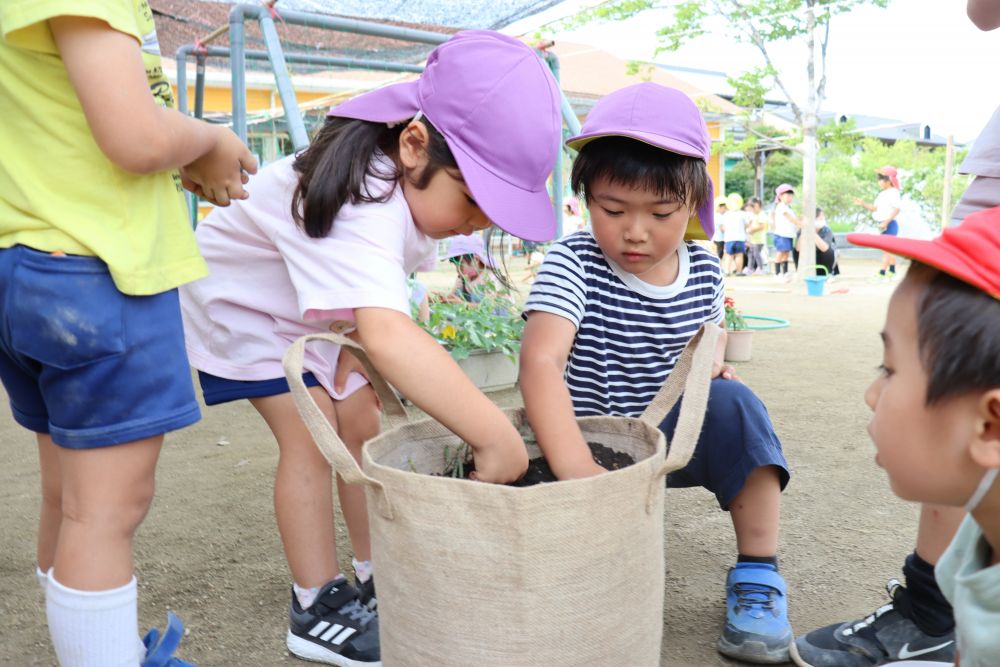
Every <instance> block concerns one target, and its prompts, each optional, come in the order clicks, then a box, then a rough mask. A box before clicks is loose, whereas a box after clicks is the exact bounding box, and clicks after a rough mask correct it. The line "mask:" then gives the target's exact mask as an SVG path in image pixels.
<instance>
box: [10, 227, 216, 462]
mask: <svg viewBox="0 0 1000 667" xmlns="http://www.w3.org/2000/svg"><path fill="white" fill-rule="evenodd" d="M0 317H2V318H3V319H2V323H3V325H2V327H0V380H2V381H3V385H4V388H5V389H6V390H7V394H8V397H9V399H10V406H11V411H12V412H13V414H14V419H15V421H17V423H18V424H20V425H21V426H24V427H25V428H27V429H30V430H32V431H34V432H36V433H49V434H51V435H52V440H53V442H55V443H56V444H57V445H60V446H61V447H66V448H70V449H91V448H95V447H105V446H108V445H118V444H123V443H129V442H134V441H136V440H142V439H144V438H150V437H153V436H157V435H162V434H163V433H166V432H167V431H173V430H176V429H179V428H182V427H184V426H187V425H189V424H192V423H194V422H196V421H198V419H200V417H201V413H200V411H199V409H198V403H197V401H196V400H195V395H194V386H193V385H192V383H191V370H190V367H189V366H188V360H187V353H186V351H185V349H184V332H183V329H182V326H181V311H180V303H179V300H178V295H177V290H176V289H174V290H170V291H168V292H163V293H160V294H155V295H152V296H128V295H126V294H122V293H121V292H119V291H118V289H117V288H116V287H115V284H114V282H113V281H112V279H111V274H110V273H109V271H108V267H107V265H106V264H105V263H104V262H102V261H101V260H100V259H98V258H96V257H82V256H78V255H60V256H55V255H51V254H49V253H45V252H39V251H37V250H32V249H31V248H27V247H25V246H14V247H12V248H5V249H2V250H0Z"/></svg>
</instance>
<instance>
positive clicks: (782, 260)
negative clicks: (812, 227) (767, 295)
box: [773, 183, 802, 282]
mask: <svg viewBox="0 0 1000 667" xmlns="http://www.w3.org/2000/svg"><path fill="white" fill-rule="evenodd" d="M774 194H775V201H776V204H775V206H774V228H773V229H774V273H775V275H777V276H778V277H779V278H780V279H781V280H783V281H785V282H791V280H792V274H790V273H789V272H788V256H789V255H790V254H791V252H792V246H794V245H795V233H796V232H797V231H798V228H799V227H801V226H802V223H801V222H800V221H799V219H798V217H797V216H796V215H795V213H793V212H792V200H794V199H795V190H794V189H793V188H792V186H791V185H789V184H788V183H782V184H781V185H779V186H778V187H776V188H775V189H774Z"/></svg>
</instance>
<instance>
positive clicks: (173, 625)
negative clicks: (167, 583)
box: [140, 611, 196, 667]
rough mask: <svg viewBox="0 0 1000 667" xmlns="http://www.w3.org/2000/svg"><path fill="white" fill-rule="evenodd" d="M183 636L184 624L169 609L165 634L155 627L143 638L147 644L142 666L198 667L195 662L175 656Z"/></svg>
mask: <svg viewBox="0 0 1000 667" xmlns="http://www.w3.org/2000/svg"><path fill="white" fill-rule="evenodd" d="M183 636H184V624H183V623H181V619H179V618H177V616H176V615H175V614H174V613H173V612H172V611H168V612H167V629H166V630H164V631H163V634H162V635H161V634H160V631H159V630H157V629H156V628H153V629H151V630H150V631H149V632H147V633H146V636H145V637H143V638H142V643H143V644H144V645H145V646H146V657H145V658H144V659H143V661H142V665H141V666H140V667H196V665H194V664H193V663H190V662H184V661H183V660H181V659H180V658H176V657H174V652H175V651H176V650H177V646H178V645H179V644H180V643H181V638H182V637H183Z"/></svg>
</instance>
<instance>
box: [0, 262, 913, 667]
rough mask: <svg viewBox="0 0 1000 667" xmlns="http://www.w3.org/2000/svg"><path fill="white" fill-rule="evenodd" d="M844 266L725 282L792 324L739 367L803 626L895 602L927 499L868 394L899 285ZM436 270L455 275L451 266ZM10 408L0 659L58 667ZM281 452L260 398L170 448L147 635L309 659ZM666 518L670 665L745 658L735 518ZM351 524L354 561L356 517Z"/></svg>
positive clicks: (186, 646) (146, 580) (0, 476)
mask: <svg viewBox="0 0 1000 667" xmlns="http://www.w3.org/2000/svg"><path fill="white" fill-rule="evenodd" d="M845 270H846V276H845V277H843V278H842V279H841V280H839V281H837V282H836V283H834V284H833V285H831V286H830V287H829V290H837V291H840V293H834V294H828V295H826V296H823V297H819V298H817V297H809V296H807V295H806V294H805V289H804V288H803V287H792V288H789V286H787V285H784V284H780V283H777V282H775V280H774V279H773V278H772V277H751V278H733V279H730V280H729V287H730V290H729V294H730V295H731V296H733V297H735V299H736V303H737V305H738V307H740V308H741V309H742V310H743V311H744V313H747V314H754V315H768V316H776V317H783V318H787V319H789V320H790V321H791V326H790V327H789V328H785V329H778V330H773V331H761V332H757V333H756V334H755V335H754V343H753V346H754V350H753V360H752V361H751V362H749V363H746V364H741V365H740V367H739V373H740V375H741V376H742V378H743V379H744V380H745V381H746V382H747V383H748V384H749V385H750V386H751V387H752V388H753V389H754V390H755V391H756V392H757V394H758V395H759V396H760V397H761V398H762V399H763V400H764V402H765V404H766V405H767V406H768V409H769V411H770V413H771V417H772V419H773V420H774V424H775V427H776V429H777V432H778V435H779V436H780V437H781V439H782V442H783V444H784V448H785V453H786V456H787V458H788V460H789V463H790V465H791V468H792V480H791V483H790V484H789V487H788V489H787V491H786V493H785V494H784V502H783V507H782V526H781V548H780V553H779V557H780V563H781V569H782V572H783V574H784V576H785V578H786V579H787V581H788V583H789V587H790V594H789V605H790V616H791V621H792V626H793V628H794V629H795V631H796V633H801V632H804V631H807V630H810V629H812V628H814V627H816V626H819V625H822V624H827V623H831V622H834V621H838V620H845V619H847V618H857V617H859V616H861V615H864V614H867V613H869V612H870V611H872V610H873V609H875V608H876V607H877V606H879V605H880V604H882V603H884V602H885V601H886V595H885V592H884V589H883V584H884V583H885V581H886V580H887V579H888V578H890V577H899V576H900V572H899V567H900V564H901V562H902V558H903V556H904V555H905V554H906V553H907V552H908V551H909V550H910V549H912V545H913V540H914V536H915V534H916V516H917V515H916V508H915V507H913V506H910V505H907V504H905V503H903V502H901V501H899V500H897V499H896V498H895V497H894V496H893V495H892V493H891V492H890V491H889V487H888V485H887V483H886V479H885V475H884V473H883V472H882V471H881V470H880V469H879V468H878V467H877V466H876V465H875V463H874V458H873V454H874V449H873V447H872V445H871V443H870V442H869V439H868V436H867V434H866V432H865V425H866V423H867V420H868V414H869V413H868V409H867V408H866V407H865V405H864V402H863V401H862V393H863V391H864V388H865V387H866V386H867V383H868V382H869V381H870V380H871V379H872V377H873V376H874V374H875V372H876V366H877V365H878V363H879V362H880V360H881V344H880V342H879V337H878V332H879V330H880V328H881V326H882V322H883V317H884V314H885V307H886V303H887V301H888V298H889V295H890V293H891V291H892V286H891V285H885V284H872V283H871V281H870V277H871V275H872V274H873V273H874V265H873V264H871V263H870V262H867V261H853V262H851V261H848V262H846V266H845ZM518 275H525V272H524V270H523V267H521V270H520V271H519V272H515V277H518ZM439 278H440V281H441V283H442V286H443V285H445V284H448V283H449V282H450V276H449V275H448V274H447V273H441V274H440V277H439ZM520 284H521V285H522V286H523V287H524V288H525V289H526V288H527V284H526V283H520ZM433 286H434V285H432V287H433ZM491 398H493V399H494V400H495V401H496V402H497V403H499V404H500V405H503V406H510V405H516V404H518V403H519V401H520V395H519V394H518V392H517V391H516V390H509V391H504V392H498V393H494V394H491ZM0 403H2V407H0V410H2V411H3V413H4V414H2V415H0V442H2V443H3V444H2V445H0V447H2V458H0V460H2V461H3V465H2V466H0V505H2V507H3V509H2V511H0V535H2V538H0V665H2V666H4V667H7V666H10V667H29V666H45V667H48V666H50V665H55V664H56V663H55V658H54V654H53V653H52V650H51V648H50V647H49V641H48V636H47V631H46V626H45V611H44V605H43V602H42V596H41V593H40V591H39V590H38V586H37V584H36V582H35V576H34V567H35V557H34V537H35V521H36V516H37V506H38V502H39V500H38V499H39V491H38V470H37V460H36V450H35V446H34V438H33V436H32V435H31V434H30V433H28V432H26V431H24V430H23V429H21V428H20V427H18V426H16V425H15V424H14V422H13V420H12V419H11V418H10V415H9V412H8V409H7V406H6V401H0ZM414 414H419V413H418V412H417V411H416V410H414ZM276 458H277V447H276V446H275V444H274V442H273V439H272V436H271V434H270V432H269V431H268V429H267V427H266V426H265V424H264V423H263V421H262V420H261V419H260V418H259V417H258V415H257V414H256V412H254V410H253V409H252V408H251V407H250V405H249V403H247V402H240V403H230V404H227V405H224V406H220V407H215V408H211V409H208V410H205V411H204V415H203V419H202V421H201V422H199V423H198V424H196V425H195V426H193V427H191V428H188V429H185V430H183V431H180V432H178V433H174V434H171V435H169V436H168V438H167V443H166V445H165V446H164V448H163V453H162V456H161V459H160V465H159V468H158V487H157V494H156V500H155V501H154V503H153V508H152V510H151V512H150V514H149V517H148V518H147V520H146V521H145V523H144V524H143V526H142V528H141V529H140V531H139V534H138V539H137V546H136V552H137V562H136V571H137V576H138V580H139V592H140V593H139V595H140V607H139V615H140V627H142V628H146V627H149V626H151V625H158V626H162V625H163V622H164V619H165V614H166V611H167V610H168V609H170V610H174V611H175V612H177V613H178V614H179V615H180V616H181V618H182V619H183V620H184V622H185V623H186V625H187V630H188V634H187V637H186V638H185V640H184V642H183V643H182V645H181V649H182V651H181V653H180V656H181V657H183V658H184V659H185V660H189V661H192V662H194V663H196V664H198V665H200V666H201V667H232V666H250V667H270V666H272V665H289V664H301V665H306V664H310V663H304V662H300V661H299V660H298V659H296V658H294V657H292V656H290V655H289V654H288V653H287V651H286V649H285V644H284V638H285V631H286V628H287V618H288V617H287V613H288V603H289V585H290V581H289V576H288V574H287V570H286V567H285V562H284V558H283V556H282V551H281V547H280V544H279V541H278V533H277V529H276V527H275V524H274V519H273V516H272V508H271V486H272V476H273V471H274V467H275V462H276ZM664 522H665V525H666V528H667V545H666V560H667V577H666V591H665V594H666V607H665V611H664V616H663V623H664V633H663V649H662V660H661V662H662V664H663V665H670V666H675V665H676V666H677V667H709V666H713V665H735V664H739V663H735V662H732V661H729V660H727V659H724V658H722V657H721V656H719V655H718V654H717V653H716V651H715V641H716V638H717V636H718V633H719V628H720V624H721V622H722V619H723V617H724V609H723V600H724V582H725V576H726V570H727V568H728V567H729V566H730V565H731V564H732V563H733V562H734V560H735V546H734V540H733V534H732V529H731V524H730V521H729V517H728V515H727V514H726V513H724V512H721V511H720V510H719V509H718V506H717V505H716V503H715V500H714V497H713V496H712V495H711V494H709V493H708V492H707V491H704V490H703V489H674V490H668V492H667V510H666V515H665V516H664ZM338 531H339V534H340V536H341V544H342V550H341V562H342V564H345V565H346V564H348V563H349V562H350V561H349V559H350V554H349V552H348V547H347V540H346V533H345V531H344V530H343V526H342V524H339V528H338ZM622 548H623V549H624V548H627V545H622ZM595 574H599V573H595ZM413 667H433V666H430V665H427V666H424V665H417V666H413ZM539 667H544V666H541V665H540V666H539ZM608 667H633V666H629V665H609V666H608Z"/></svg>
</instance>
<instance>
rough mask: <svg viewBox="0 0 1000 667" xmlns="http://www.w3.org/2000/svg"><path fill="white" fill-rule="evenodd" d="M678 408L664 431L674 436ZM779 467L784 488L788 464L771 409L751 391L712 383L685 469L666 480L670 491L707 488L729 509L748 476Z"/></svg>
mask: <svg viewBox="0 0 1000 667" xmlns="http://www.w3.org/2000/svg"><path fill="white" fill-rule="evenodd" d="M679 412H680V403H679V402H678V404H677V405H675V406H674V409H673V410H671V411H670V413H669V414H667V416H666V417H665V418H664V420H663V422H662V423H661V424H660V430H661V431H663V433H664V434H665V435H666V436H667V442H670V438H672V437H673V434H674V428H676V426H677V416H678V413H679ZM770 465H773V466H777V467H778V469H779V476H780V478H781V488H782V490H784V488H785V486H786V485H787V484H788V478H789V473H788V463H787V462H786V461H785V455H784V454H783V453H782V451H781V442H780V441H779V440H778V436H777V435H776V434H775V432H774V426H772V425H771V417H770V416H769V415H768V414H767V408H765V407H764V404H763V403H762V402H761V400H760V399H759V398H757V395H756V394H754V393H753V391H752V390H751V389H750V387H748V386H746V385H745V384H743V383H741V382H736V381H734V380H724V379H715V380H712V385H711V389H710V390H709V394H708V411H707V412H706V414H705V424H704V425H703V426H702V427H701V436H700V437H699V438H698V444H697V446H696V448H695V451H694V454H693V455H692V456H691V460H690V461H689V462H688V464H687V466H685V467H683V468H681V469H680V470H677V471H675V472H672V473H670V474H669V475H667V486H669V487H689V486H703V487H705V488H706V489H708V490H709V491H711V492H713V493H714V494H715V497H716V499H718V501H719V507H721V508H722V509H728V508H729V504H730V503H731V502H732V500H733V498H735V497H736V496H737V495H739V492H740V491H742V490H743V485H744V484H746V481H747V477H749V476H750V473H751V472H753V471H754V470H755V469H757V468H760V467H761V466H770Z"/></svg>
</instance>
